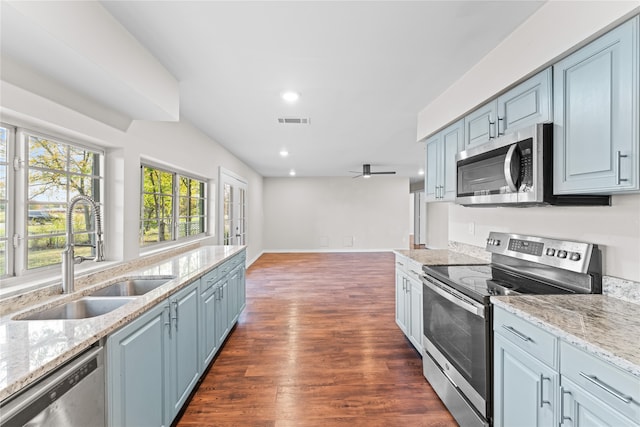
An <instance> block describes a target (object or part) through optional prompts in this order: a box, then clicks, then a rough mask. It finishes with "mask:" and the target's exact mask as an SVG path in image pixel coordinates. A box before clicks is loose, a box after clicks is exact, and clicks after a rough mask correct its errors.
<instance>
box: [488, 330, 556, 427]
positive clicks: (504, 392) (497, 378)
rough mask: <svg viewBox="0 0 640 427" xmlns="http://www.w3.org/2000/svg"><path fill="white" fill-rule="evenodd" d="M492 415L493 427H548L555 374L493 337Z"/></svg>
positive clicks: (553, 411) (552, 414)
mask: <svg viewBox="0 0 640 427" xmlns="http://www.w3.org/2000/svg"><path fill="white" fill-rule="evenodd" d="M493 363H494V367H493V371H494V372H493V375H494V392H493V395H494V411H493V412H494V414H493V421H494V425H495V426H496V427H509V426H519V427H526V426H532V427H533V426H536V427H538V426H551V425H557V424H558V421H556V419H557V416H556V389H557V387H558V374H557V373H556V372H555V371H554V370H553V369H551V368H549V367H548V366H547V365H545V364H544V363H542V362H540V361H539V360H538V359H535V358H533V357H531V356H529V354H527V353H525V352H524V351H523V350H521V349H520V348H518V347H517V346H515V345H513V344H512V343H511V342H509V341H508V340H506V339H504V338H502V336H501V335H500V334H499V333H496V334H494V362H493Z"/></svg>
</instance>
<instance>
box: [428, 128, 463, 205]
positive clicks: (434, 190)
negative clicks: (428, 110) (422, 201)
mask: <svg viewBox="0 0 640 427" xmlns="http://www.w3.org/2000/svg"><path fill="white" fill-rule="evenodd" d="M463 147H464V121H463V120H460V121H458V122H456V123H454V124H453V125H451V126H449V127H448V128H446V129H444V130H442V131H440V132H438V133H437V134H435V135H434V136H432V137H431V138H429V139H427V141H426V153H427V168H426V173H425V187H424V188H425V196H426V201H427V202H440V201H451V200H454V199H455V197H456V153H457V152H458V151H461V150H462V149H463Z"/></svg>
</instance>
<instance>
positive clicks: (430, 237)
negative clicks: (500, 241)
mask: <svg viewBox="0 0 640 427" xmlns="http://www.w3.org/2000/svg"><path fill="white" fill-rule="evenodd" d="M450 205H451V204H450V203H442V202H440V203H427V209H426V212H427V214H426V226H425V228H426V239H425V245H426V247H427V248H429V249H447V247H448V246H449V206H450ZM481 246H482V245H481Z"/></svg>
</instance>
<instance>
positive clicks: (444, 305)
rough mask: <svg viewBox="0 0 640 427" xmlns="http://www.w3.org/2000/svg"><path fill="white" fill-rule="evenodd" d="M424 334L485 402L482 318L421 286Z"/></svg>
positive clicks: (484, 353)
mask: <svg viewBox="0 0 640 427" xmlns="http://www.w3.org/2000/svg"><path fill="white" fill-rule="evenodd" d="M423 300H424V301H423V310H424V335H425V337H426V338H427V339H428V340H429V341H430V342H431V343H432V344H433V345H434V346H435V347H436V348H437V349H438V350H439V351H440V352H441V353H442V355H443V356H445V358H446V359H447V360H448V362H449V363H450V364H451V365H452V366H453V367H454V368H455V369H456V370H457V371H458V373H459V374H460V375H462V376H463V377H464V378H465V379H466V380H467V382H468V383H469V384H470V385H471V386H472V387H473V389H474V390H475V391H476V392H477V393H478V394H479V395H480V396H482V398H483V399H486V398H487V396H486V394H487V391H486V386H487V383H486V381H487V347H486V346H487V325H486V323H485V319H484V318H482V317H480V316H478V315H477V314H475V313H471V312H469V311H467V310H465V309H464V308H462V307H460V306H458V305H456V304H454V303H452V302H450V301H449V300H447V299H445V298H443V297H442V296H440V295H439V294H437V293H436V292H434V291H432V290H431V289H429V287H427V286H423Z"/></svg>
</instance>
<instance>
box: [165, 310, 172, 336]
mask: <svg viewBox="0 0 640 427" xmlns="http://www.w3.org/2000/svg"><path fill="white" fill-rule="evenodd" d="M164 309H165V313H167V321H166V322H164V326H168V327H169V338H171V305H170V304H167V305H165V306H164Z"/></svg>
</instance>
